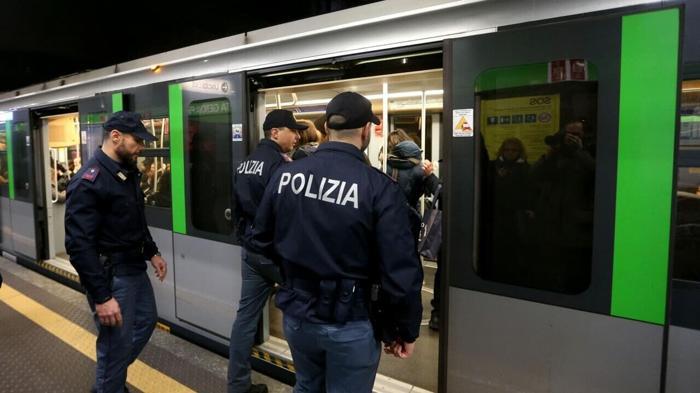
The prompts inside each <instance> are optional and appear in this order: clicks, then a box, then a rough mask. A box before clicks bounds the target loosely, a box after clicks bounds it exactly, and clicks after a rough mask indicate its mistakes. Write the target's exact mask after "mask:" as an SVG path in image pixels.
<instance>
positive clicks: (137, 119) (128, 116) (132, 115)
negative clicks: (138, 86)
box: [102, 111, 157, 142]
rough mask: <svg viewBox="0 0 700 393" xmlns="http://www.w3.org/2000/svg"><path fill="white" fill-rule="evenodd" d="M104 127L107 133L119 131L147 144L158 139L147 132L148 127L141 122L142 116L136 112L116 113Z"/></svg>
mask: <svg viewBox="0 0 700 393" xmlns="http://www.w3.org/2000/svg"><path fill="white" fill-rule="evenodd" d="M102 127H103V128H104V129H105V131H112V130H118V131H121V132H124V133H127V134H133V135H134V136H136V137H139V138H141V139H143V140H144V141H146V142H152V141H155V140H156V139H157V138H156V137H155V136H153V134H151V133H150V132H148V130H146V127H144V126H143V123H142V122H141V115H140V114H138V113H136V112H128V111H119V112H114V114H112V116H111V117H110V118H109V119H107V121H106V122H105V123H104V124H103V125H102Z"/></svg>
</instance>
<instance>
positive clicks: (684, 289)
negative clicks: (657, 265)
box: [664, 63, 700, 392]
mask: <svg viewBox="0 0 700 393" xmlns="http://www.w3.org/2000/svg"><path fill="white" fill-rule="evenodd" d="M682 71H683V72H682V78H681V81H679V83H682V82H683V81H686V80H700V63H695V64H686V65H685V66H684V68H683V70H682ZM681 94H682V92H681V89H679V98H678V101H679V105H681ZM678 121H679V122H680V121H681V116H678ZM679 129H680V127H679ZM678 134H679V135H678V141H677V145H676V146H677V160H676V162H675V165H674V170H675V172H676V181H675V183H674V190H678V189H679V187H678V184H679V181H678V178H677V177H678V174H679V172H680V170H681V169H683V168H700V150H698V149H696V148H690V149H684V148H683V147H682V146H681V145H680V133H678ZM677 202H678V197H675V198H674V209H673V220H672V222H673V224H672V226H673V239H672V243H671V245H672V260H671V263H670V264H669V265H670V266H669V295H668V317H667V320H668V323H667V326H666V328H667V330H668V332H667V345H666V348H665V351H664V355H665V356H666V367H665V371H666V391H667V392H682V391H690V390H693V389H696V388H697V386H699V384H700V378H698V376H697V373H696V372H695V369H694V367H693V365H694V364H697V362H696V360H697V359H698V357H700V351H698V349H699V348H700V318H698V317H697V304H699V303H700V284H698V282H697V281H689V280H684V279H683V278H682V277H680V278H678V277H677V275H676V271H675V268H676V266H675V264H676V258H678V255H677V254H676V253H675V251H676V250H677V244H678V243H677V238H676V233H677V230H678V214H679V212H678V210H679V209H678V207H677Z"/></svg>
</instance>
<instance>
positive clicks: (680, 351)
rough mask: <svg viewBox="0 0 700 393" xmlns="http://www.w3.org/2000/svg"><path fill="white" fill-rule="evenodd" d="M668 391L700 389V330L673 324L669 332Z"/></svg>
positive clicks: (683, 392) (680, 392)
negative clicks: (699, 368) (699, 365)
mask: <svg viewBox="0 0 700 393" xmlns="http://www.w3.org/2000/svg"><path fill="white" fill-rule="evenodd" d="M668 353H669V356H668V365H667V369H666V392H667V393H685V392H697V391H698V390H700V373H698V364H700V331H698V330H693V329H686V328H682V327H676V326H671V327H670V328H669V334H668Z"/></svg>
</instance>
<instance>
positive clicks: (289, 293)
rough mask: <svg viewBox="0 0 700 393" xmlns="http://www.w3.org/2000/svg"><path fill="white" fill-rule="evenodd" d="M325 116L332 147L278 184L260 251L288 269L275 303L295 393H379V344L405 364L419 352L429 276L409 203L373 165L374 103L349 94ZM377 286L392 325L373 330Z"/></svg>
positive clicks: (263, 208)
mask: <svg viewBox="0 0 700 393" xmlns="http://www.w3.org/2000/svg"><path fill="white" fill-rule="evenodd" d="M326 116H327V120H326V129H327V130H328V132H329V142H327V143H324V144H322V145H320V146H319V148H318V150H317V151H316V153H314V154H313V155H311V156H310V157H308V158H305V159H304V160H301V161H297V162H293V163H291V164H289V165H285V166H284V167H282V168H280V169H279V170H278V171H277V173H276V174H275V175H274V176H273V178H272V179H271V180H270V184H269V185H268V187H267V188H266V189H265V195H264V197H263V200H262V202H261V204H260V208H259V210H258V214H257V216H256V220H255V229H254V232H253V238H252V239H251V244H252V247H253V248H255V249H256V250H258V251H260V252H264V253H265V254H266V255H268V256H269V257H271V258H276V259H277V260H279V261H281V263H282V266H283V270H284V272H285V278H286V281H285V284H284V285H283V286H282V288H281V289H280V290H279V292H278V293H277V295H276V303H277V306H278V307H279V308H281V309H282V311H283V312H284V333H285V337H286V338H287V341H288V342H289V346H290V348H291V350H292V357H293V358H294V365H295V368H296V386H295V388H294V391H295V392H321V391H327V392H371V391H372V386H373V384H374V378H375V375H376V371H377V366H378V364H379V356H380V344H379V340H378V339H377V338H380V339H381V340H382V341H384V343H385V348H384V350H385V352H387V353H391V354H393V355H395V356H397V357H400V358H407V357H409V356H411V354H412V352H413V348H414V342H415V340H416V338H417V337H418V332H419V328H420V322H421V313H422V305H421V285H422V281H423V271H422V268H421V264H420V260H419V258H418V255H417V252H416V244H415V239H414V237H413V235H412V233H411V230H410V227H409V225H410V224H409V213H408V210H407V203H406V198H405V197H404V196H403V193H402V192H401V190H400V189H399V187H398V185H397V184H396V183H395V182H393V181H392V180H391V178H389V177H388V176H386V175H385V174H383V173H382V172H380V171H379V170H377V169H375V168H372V167H371V166H368V165H367V164H366V163H365V162H364V156H363V153H362V151H363V150H364V149H365V148H367V146H368V144H369V141H370V136H371V134H372V124H371V123H374V124H378V123H379V119H378V118H377V117H376V116H375V115H374V114H373V113H372V105H371V103H370V102H369V100H367V99H366V98H365V97H363V96H361V95H359V94H357V93H353V92H345V93H341V94H339V95H337V96H336V97H335V98H333V99H332V100H331V101H330V102H329V103H328V106H327V109H326ZM375 282H378V283H380V289H379V293H380V298H381V299H382V304H383V305H384V310H383V311H384V318H383V321H384V325H383V326H382V327H380V326H377V327H376V331H373V326H372V324H371V322H370V306H371V305H370V301H371V300H373V297H374V292H375V289H376V286H374V285H373V283H375ZM376 304H377V303H375V302H372V305H373V306H376ZM373 319H374V320H375V322H376V321H377V319H376V318H373ZM375 334H376V335H375Z"/></svg>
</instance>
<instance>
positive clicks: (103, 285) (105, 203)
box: [66, 149, 158, 302]
mask: <svg viewBox="0 0 700 393" xmlns="http://www.w3.org/2000/svg"><path fill="white" fill-rule="evenodd" d="M140 183H141V173H140V172H139V171H138V169H137V168H136V167H135V166H129V165H124V164H120V163H118V162H116V161H114V160H112V159H111V158H109V157H108V156H107V155H106V154H105V153H104V152H103V151H102V150H101V149H98V150H97V151H96V152H95V155H94V156H93V158H91V159H90V160H89V161H88V162H87V164H85V165H84V166H83V167H82V168H80V170H79V171H78V173H76V174H75V175H74V176H73V178H72V179H71V182H70V184H69V185H68V190H67V195H66V197H67V199H66V251H67V252H68V255H69V256H70V262H71V264H72V265H73V267H75V270H76V271H77V272H78V275H79V276H80V282H81V283H82V284H83V286H84V287H85V289H86V290H87V292H88V294H89V295H90V297H91V298H92V299H93V300H95V301H96V302H100V300H102V299H107V298H108V297H109V296H111V293H112V291H111V284H110V283H109V281H108V280H109V278H108V272H106V271H105V268H104V266H103V265H102V263H101V262H100V258H99V256H100V255H116V253H120V254H121V255H127V256H131V257H130V258H120V259H119V261H118V263H119V265H120V266H119V272H120V274H136V273H140V272H143V271H145V270H146V269H147V266H146V262H145V261H146V260H147V259H151V257H153V256H154V255H155V254H156V253H157V252H158V247H156V244H155V243H154V242H153V238H152V237H151V233H150V232H149V230H148V226H147V225H146V216H145V213H144V195H143V192H142V191H141V187H140Z"/></svg>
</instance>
